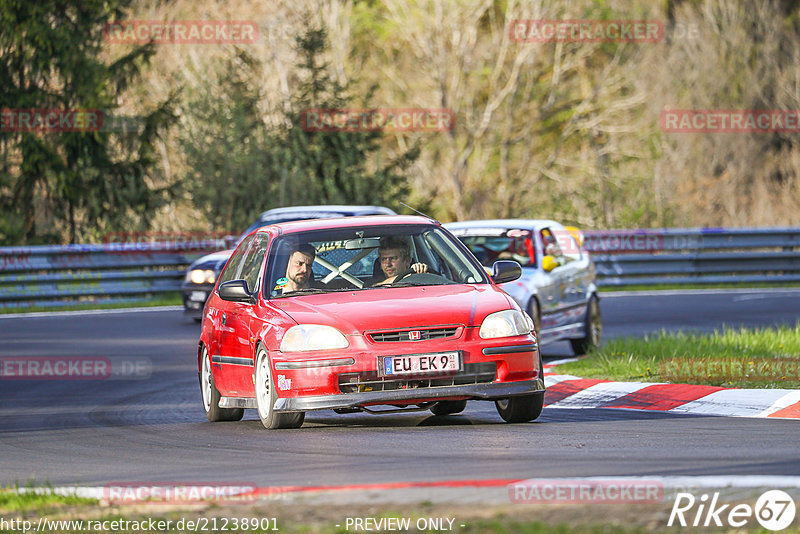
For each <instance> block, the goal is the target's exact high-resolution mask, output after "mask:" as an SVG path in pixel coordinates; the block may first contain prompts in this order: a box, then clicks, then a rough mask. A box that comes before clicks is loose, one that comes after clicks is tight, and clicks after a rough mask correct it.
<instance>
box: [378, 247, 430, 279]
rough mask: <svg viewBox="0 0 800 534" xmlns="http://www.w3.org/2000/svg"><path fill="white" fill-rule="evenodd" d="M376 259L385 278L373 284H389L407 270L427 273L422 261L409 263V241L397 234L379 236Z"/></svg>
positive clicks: (426, 267)
mask: <svg viewBox="0 0 800 534" xmlns="http://www.w3.org/2000/svg"><path fill="white" fill-rule="evenodd" d="M378 261H380V265H381V271H383V274H384V276H386V279H385V280H383V281H382V282H377V283H375V284H373V285H376V286H382V285H387V284H391V283H392V282H394V281H395V280H396V279H397V277H398V276H401V275H403V274H405V273H408V272H414V273H417V274H419V273H427V272H428V266H427V265H426V264H424V263H414V264H413V265H412V263H411V245H410V244H409V242H408V241H407V240H405V239H403V238H401V237H397V236H385V237H382V238H381V243H380V245H379V246H378Z"/></svg>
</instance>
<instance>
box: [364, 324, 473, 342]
mask: <svg viewBox="0 0 800 534" xmlns="http://www.w3.org/2000/svg"><path fill="white" fill-rule="evenodd" d="M410 332H419V339H412V338H411V337H410V336H409V333H410ZM456 332H458V327H455V326H452V327H451V326H448V327H445V328H429V329H427V330H414V329H411V330H397V331H394V332H373V333H371V334H369V337H370V338H371V339H372V341H375V342H376V343H387V342H392V341H425V340H428V339H444V338H448V337H453V336H455V335H456Z"/></svg>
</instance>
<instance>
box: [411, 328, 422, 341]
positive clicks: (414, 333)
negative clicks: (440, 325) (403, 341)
mask: <svg viewBox="0 0 800 534" xmlns="http://www.w3.org/2000/svg"><path fill="white" fill-rule="evenodd" d="M408 339H409V340H411V341H419V340H420V339H422V332H420V331H419V330H412V331H410V332H409V333H408Z"/></svg>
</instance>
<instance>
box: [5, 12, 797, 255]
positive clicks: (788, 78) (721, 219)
mask: <svg viewBox="0 0 800 534" xmlns="http://www.w3.org/2000/svg"><path fill="white" fill-rule="evenodd" d="M798 15H800V6H799V5H798V2H796V1H794V0H783V1H779V0H763V1H758V2H751V1H748V0H669V1H658V2H652V1H645V0H642V1H639V0H628V1H623V0H577V1H574V0H549V1H547V0H545V1H539V0H524V1H522V0H380V1H378V0H374V1H373V0H361V1H357V0H314V1H312V0H291V1H284V0H268V1H264V2H249V1H245V0H225V1H216V0H201V1H198V0H174V1H157V0H113V1H105V0H103V1H101V0H86V1H82V2H64V1H62V0H42V1H39V2H26V1H25V0H2V1H0V78H2V79H3V80H4V83H3V84H2V87H0V107H1V108H2V109H34V108H35V109H42V108H44V109H54V108H61V109H100V110H103V112H104V113H105V114H106V116H107V118H108V120H107V122H106V126H105V127H104V128H103V129H101V131H99V132H20V131H14V130H13V129H9V128H3V129H2V131H0V215H1V216H0V245H16V244H38V243H69V242H97V241H101V240H102V239H103V236H105V235H108V233H109V232H120V231H140V230H141V231H143V230H149V231H154V232H158V231H162V232H167V231H212V230H213V231H223V232H225V231H227V232H231V233H238V232H240V231H241V230H243V229H244V228H245V227H246V226H247V225H248V224H249V223H251V222H252V221H253V220H254V219H255V218H256V217H257V216H258V214H259V213H261V212H263V211H265V210H267V209H269V208H272V207H278V206H285V205H303V204H318V203H319V204H381V205H386V206H389V207H391V208H393V209H395V210H396V211H398V212H403V213H408V210H406V209H405V208H404V207H402V206H401V205H400V202H404V203H406V204H408V205H411V206H414V207H415V208H417V209H419V210H421V211H424V212H426V213H428V214H429V215H431V216H433V217H435V218H437V219H439V220H441V221H443V222H447V221H452V220H469V219H479V218H509V217H519V218H552V219H556V220H559V221H562V222H565V223H570V224H576V225H578V226H580V227H581V228H585V229H602V228H648V227H672V226H677V227H693V226H701V227H702V226H731V227H738V226H798V225H800V210H798V206H800V179H799V178H798V176H800V138H798V133H797V132H796V131H795V132H774V131H773V132H750V133H686V132H667V131H664V130H663V129H662V127H661V124H660V117H661V115H662V113H663V112H664V111H665V110H671V109H672V110H681V109H699V110H719V109H725V110H782V111H794V110H800V20H798ZM131 20H148V21H163V22H169V21H197V20H211V21H229V20H233V21H248V22H252V23H254V24H255V25H256V26H257V28H258V38H257V39H256V40H255V41H254V42H249V43H236V44H218V43H202V44H175V43H164V44H156V43H151V44H142V43H133V44H131V43H116V42H112V41H111V40H109V39H108V37H107V34H104V31H103V30H104V28H106V24H107V23H109V22H114V21H131ZM515 20H554V21H555V20H589V21H613V20H646V21H658V22H659V23H662V24H663V28H664V32H663V38H661V39H659V40H657V42H587V41H580V40H578V41H573V42H525V41H519V40H517V39H514V37H513V32H510V31H509V29H510V28H511V25H512V22H513V21H515ZM313 108H356V109H366V108H434V109H440V108H444V109H447V110H452V112H453V113H454V116H455V126H454V128H453V129H452V130H449V131H420V132H397V131H390V132H381V131H378V132H356V133H353V132H309V131H304V130H303V129H302V128H300V127H299V124H300V117H301V115H302V113H303V111H305V110H308V109H313Z"/></svg>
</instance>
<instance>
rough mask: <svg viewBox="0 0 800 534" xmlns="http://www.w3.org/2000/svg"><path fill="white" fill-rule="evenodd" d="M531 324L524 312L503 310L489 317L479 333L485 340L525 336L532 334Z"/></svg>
mask: <svg viewBox="0 0 800 534" xmlns="http://www.w3.org/2000/svg"><path fill="white" fill-rule="evenodd" d="M531 322H532V321H531V320H530V319H529V318H527V317H526V316H525V314H524V313H522V312H519V311H517V310H503V311H499V312H495V313H490V314H489V315H487V316H486V319H484V320H483V324H481V329H480V332H479V333H480V336H481V337H482V338H483V339H492V338H496V337H511V336H524V335H526V334H530V333H531Z"/></svg>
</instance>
